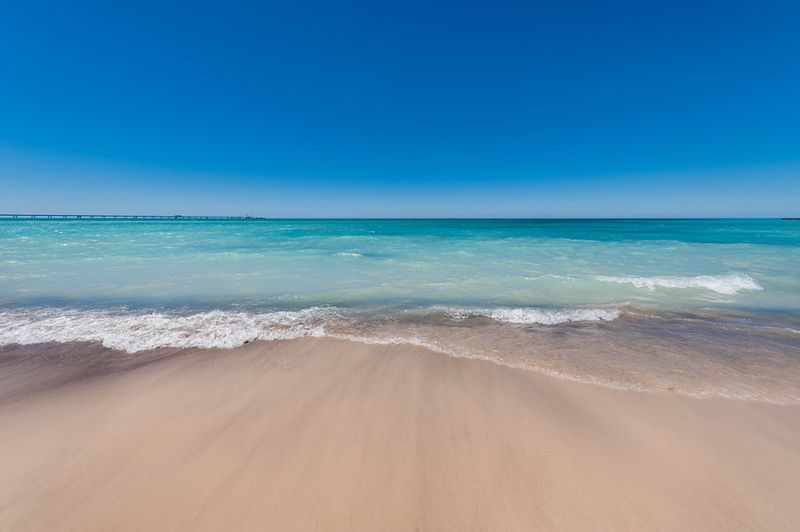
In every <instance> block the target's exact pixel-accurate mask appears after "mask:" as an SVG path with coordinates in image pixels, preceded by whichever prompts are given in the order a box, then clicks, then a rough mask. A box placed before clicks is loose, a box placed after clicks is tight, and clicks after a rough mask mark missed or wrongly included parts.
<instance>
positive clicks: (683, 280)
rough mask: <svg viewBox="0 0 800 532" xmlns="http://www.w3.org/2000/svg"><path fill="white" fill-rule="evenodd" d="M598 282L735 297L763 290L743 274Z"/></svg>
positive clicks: (602, 277)
mask: <svg viewBox="0 0 800 532" xmlns="http://www.w3.org/2000/svg"><path fill="white" fill-rule="evenodd" d="M596 279H597V280H598V281H603V282H606V283H617V284H631V285H633V286H635V287H636V288H644V289H646V290H655V289H657V288H704V289H706V290H711V291H713V292H717V293H719V294H726V295H733V294H737V293H739V292H740V291H742V290H762V287H761V285H759V284H758V283H757V282H756V281H755V280H754V279H753V278H752V277H750V276H748V275H742V274H738V273H735V274H730V275H698V276H695V277H627V276H623V277H617V276H607V275H599V276H597V277H596Z"/></svg>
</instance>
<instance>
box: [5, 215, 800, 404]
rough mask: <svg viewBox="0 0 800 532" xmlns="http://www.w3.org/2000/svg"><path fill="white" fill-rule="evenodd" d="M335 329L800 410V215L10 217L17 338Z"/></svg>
mask: <svg viewBox="0 0 800 532" xmlns="http://www.w3.org/2000/svg"><path fill="white" fill-rule="evenodd" d="M306 336H332V337H338V338H345V339H350V340H354V341H360V342H371V343H388V344H413V345H421V346H425V347H429V348H430V349H432V350H434V351H437V352H439V353H443V354H446V355H449V356H459V357H469V358H480V359H485V360H490V361H492V362H496V363H499V364H504V365H510V366H514V367H523V368H526V369H531V370H535V371H540V372H544V373H547V374H551V375H554V376H558V377H561V378H568V379H573V380H578V381H585V382H595V383H598V384H602V385H606V386H612V387H618V388H623V389H638V390H642V391H647V392H669V393H682V394H687V395H695V396H724V397H734V398H739V399H742V400H763V401H771V402H778V403H785V402H799V401H800V221H790V220H776V219H755V220H732V219H724V220H516V219H515V220H241V221H188V220H174V221H100V220H94V221H93V220H58V221H56V220H52V221H46V220H0V345H14V344H32V343H44V342H81V341H86V342H99V343H102V344H103V345H105V346H107V347H110V348H113V349H119V350H124V351H128V352H131V353H136V352H139V351H143V350H149V349H155V348H159V347H205V348H230V347H235V346H238V345H241V344H243V343H245V342H248V341H253V340H258V339H261V340H287V339H292V338H298V337H306Z"/></svg>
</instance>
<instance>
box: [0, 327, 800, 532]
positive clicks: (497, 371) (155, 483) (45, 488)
mask: <svg viewBox="0 0 800 532" xmlns="http://www.w3.org/2000/svg"><path fill="white" fill-rule="evenodd" d="M19 349H21V350H22V351H19V350H17V352H16V356H15V357H9V356H8V350H4V351H3V352H2V358H0V364H1V365H0V367H2V368H3V370H4V371H3V378H2V379H0V469H2V470H3V471H5V472H6V474H4V476H3V479H0V528H11V529H26V530H54V529H72V528H80V529H84V530H102V529H122V530H125V529H154V528H155V529H161V530H170V529H187V528H192V529H194V530H213V529H217V530H218V529H220V528H231V527H232V528H236V529H259V528H261V529H263V528H265V527H266V528H272V529H280V530H307V529H309V528H311V529H321V530H352V529H359V530H381V529H392V530H394V529H415V528H416V529H420V530H431V529H434V530H438V529H447V530H486V529H494V530H499V529H505V530H586V529H607V530H611V529H614V530H620V529H627V530H634V529H642V528H647V529H662V530H666V529H686V530H723V529H731V528H737V529H742V528H750V529H757V530H780V529H784V530H785V529H792V528H794V527H797V526H798V524H800V509H798V508H797V505H795V504H794V501H793V498H794V497H793V494H795V493H797V492H798V490H800V449H799V448H798V447H797V445H796V442H797V441H800V406H797V405H772V404H768V403H756V402H743V401H732V400H729V399H722V398H708V399H697V398H690V397H685V396H679V395H676V394H669V393H662V394H651V393H646V394H642V393H639V392H634V391H619V390H613V389H609V388H604V387H601V386H596V385H592V384H583V383H577V382H572V381H567V380H562V379H557V378H553V377H549V376H546V375H542V374H538V373H535V372H531V371H522V370H519V369H512V368H508V367H504V366H500V365H497V364H493V363H492V364H489V363H487V362H485V361H481V360H471V359H459V358H452V357H448V356H443V355H440V354H436V353H433V352H430V351H428V350H426V349H423V348H420V347H413V346H405V345H396V346H381V345H367V344H359V343H355V342H350V341H344V340H335V339H330V338H307V339H298V340H288V341H274V342H254V343H250V344H247V345H245V346H242V347H239V348H235V349H230V350H207V349H189V350H159V352H157V353H156V352H152V353H146V354H137V355H127V354H122V353H119V352H117V353H116V354H115V355H113V356H111V357H110V358H109V357H108V354H109V353H108V350H105V349H104V348H101V347H97V346H94V347H90V346H87V345H85V344H53V345H49V346H42V345H39V346H27V347H24V348H19Z"/></svg>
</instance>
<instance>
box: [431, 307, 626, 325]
mask: <svg viewBox="0 0 800 532" xmlns="http://www.w3.org/2000/svg"><path fill="white" fill-rule="evenodd" d="M442 310H443V311H444V312H445V313H446V314H447V315H449V316H450V317H452V318H455V319H466V318H474V317H486V318H491V319H493V320H495V321H501V322H504V323H519V324H531V325H532V324H538V325H558V324H560V323H569V322H573V321H613V320H615V319H617V318H618V317H619V314H620V311H619V309H616V308H575V309H547V308H531V307H518V308H494V309H492V308H487V309H481V308H473V309H470V308H466V309H465V308H450V307H447V308H442Z"/></svg>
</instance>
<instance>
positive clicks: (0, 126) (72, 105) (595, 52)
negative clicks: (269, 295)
mask: <svg viewBox="0 0 800 532" xmlns="http://www.w3.org/2000/svg"><path fill="white" fill-rule="evenodd" d="M259 4H260V5H259ZM0 7H2V16H0V212H86V213H89V212H94V213H102V212H109V213H110V212H114V213H117V212H126V213H128V212H130V213H156V214H175V213H182V214H245V213H250V214H254V215H266V216H464V217H470V216H482V217H495V216H497V217H504V216H509V217H516V216H526V217H538V216H543V217H551V216H569V217H571V216H704V215H705V216H736V215H741V216H786V215H795V216H797V215H800V36H799V35H800V30H799V29H798V28H800V2H797V1H796V0H787V1H779V2H776V1H770V0H767V1H758V2H757V1H752V2H744V1H740V0H730V1H725V2H710V1H702V2H698V1H696V0H695V1H691V2H658V1H646V2H644V1H626V2H613V1H602V2H601V1H595V2H567V1H552V2H541V1H530V2H498V1H494V2H480V3H478V2H469V1H459V2H435V1H426V2H418V3H417V2H411V1H408V0H404V1H398V2H388V1H383V2H380V1H378V2H351V1H348V0H336V1H331V2H321V1H304V0H292V1H286V2H258V3H257V2H253V3H251V4H245V3H237V2H232V1H226V2H216V3H215V4H212V3H208V2H202V1H193V2H185V3H170V2H152V3H150V2H146V1H141V0H140V1H136V2H124V1H115V2H81V1H73V2H39V1H36V0H26V1H22V0H14V1H3V2H2V3H1V4H0Z"/></svg>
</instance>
